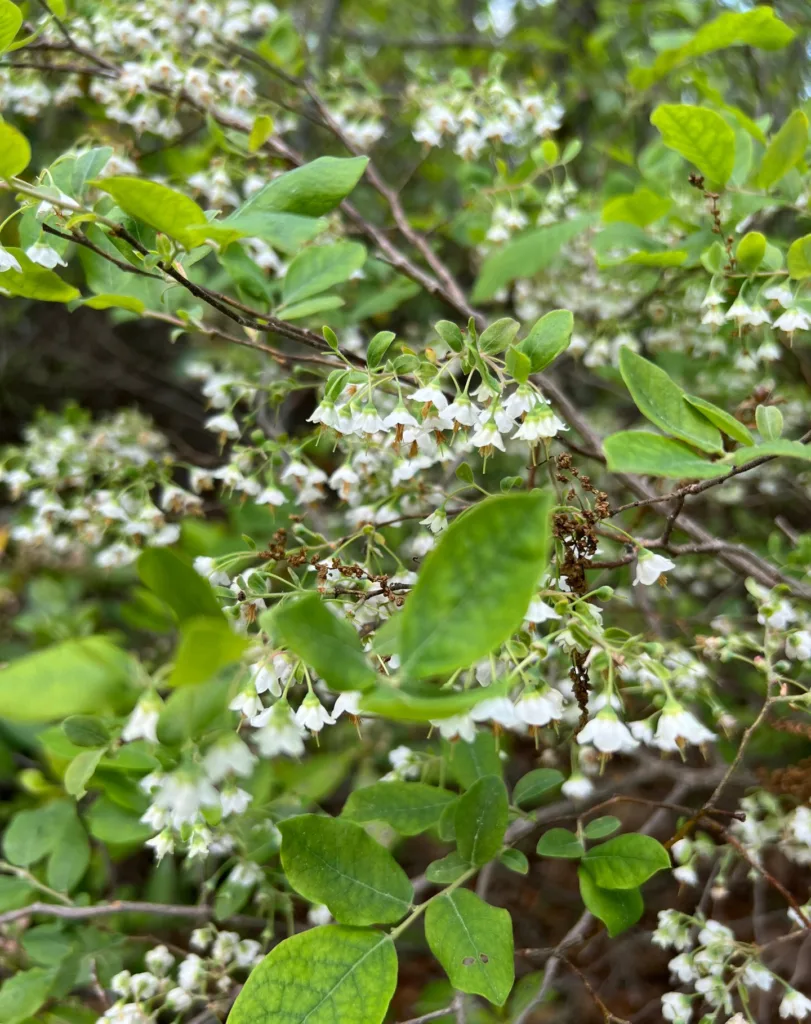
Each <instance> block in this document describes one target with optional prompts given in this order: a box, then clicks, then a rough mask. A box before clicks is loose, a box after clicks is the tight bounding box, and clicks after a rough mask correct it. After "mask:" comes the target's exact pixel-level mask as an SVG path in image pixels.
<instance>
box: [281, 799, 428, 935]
mask: <svg viewBox="0 0 811 1024" xmlns="http://www.w3.org/2000/svg"><path fill="white" fill-rule="evenodd" d="M279 827H280V829H281V833H282V865H283V867H284V870H285V873H286V875H287V880H288V881H289V882H290V885H292V886H293V888H294V889H295V890H296V892H298V893H301V895H302V896H304V897H306V899H308V900H311V901H312V902H314V903H324V904H326V905H327V906H328V907H329V909H330V913H331V914H332V916H333V917H334V918H335V920H336V921H339V922H340V923H341V924H353V925H367V924H376V923H386V922H390V921H399V920H400V918H401V917H403V916H404V915H405V914H406V913H408V910H409V907H410V905H411V900H412V897H413V895H414V890H413V889H412V887H411V882H409V880H408V877H407V875H406V873H405V871H403V869H402V868H401V867H400V865H399V864H398V863H397V861H396V860H395V859H394V858H393V857H392V855H391V854H390V853H389V852H388V850H385V849H384V848H383V847H382V846H381V845H380V844H379V843H376V842H375V841H374V839H372V837H371V836H369V835H367V834H366V832H364V830H363V829H362V828H361V827H360V825H355V824H354V823H353V822H351V821H341V820H339V819H337V818H327V817H323V816H321V815H317V814H303V815H300V816H298V817H295V818H288V819H286V820H285V821H282V822H281V823H280V825H279Z"/></svg>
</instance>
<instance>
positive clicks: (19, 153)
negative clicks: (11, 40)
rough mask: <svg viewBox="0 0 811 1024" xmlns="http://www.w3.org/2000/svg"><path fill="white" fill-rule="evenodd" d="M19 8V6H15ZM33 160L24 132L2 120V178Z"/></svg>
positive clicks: (19, 170) (16, 173)
mask: <svg viewBox="0 0 811 1024" xmlns="http://www.w3.org/2000/svg"><path fill="white" fill-rule="evenodd" d="M14 9H15V10H19V8H16V7H15V8H14ZM3 10H4V8H3V7H2V6H0V35H2V31H3V25H2V18H3ZM30 162H31V147H30V146H29V144H28V139H26V137H25V136H24V135H23V133H22V132H20V131H17V129H16V128H15V127H14V126H13V125H11V124H6V122H5V121H0V178H15V177H16V176H17V175H18V174H22V172H23V171H24V170H25V169H26V167H27V166H28V164H29V163H30Z"/></svg>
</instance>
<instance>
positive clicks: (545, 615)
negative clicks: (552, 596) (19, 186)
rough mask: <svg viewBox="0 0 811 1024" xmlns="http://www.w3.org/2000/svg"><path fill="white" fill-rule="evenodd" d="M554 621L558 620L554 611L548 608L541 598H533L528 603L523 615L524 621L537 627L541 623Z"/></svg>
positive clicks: (558, 617)
mask: <svg viewBox="0 0 811 1024" xmlns="http://www.w3.org/2000/svg"><path fill="white" fill-rule="evenodd" d="M554 619H560V616H559V615H558V613H557V612H556V611H555V609H554V608H552V607H550V605H548V604H547V603H546V601H544V600H543V598H541V597H533V599H532V600H531V601H530V602H529V608H528V609H527V611H526V614H525V615H524V620H525V621H526V622H532V623H534V624H535V625H539V624H540V623H541V622H549V621H550V620H554Z"/></svg>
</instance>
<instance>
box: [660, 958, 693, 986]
mask: <svg viewBox="0 0 811 1024" xmlns="http://www.w3.org/2000/svg"><path fill="white" fill-rule="evenodd" d="M667 966H668V967H669V968H670V973H671V974H673V975H675V977H677V978H678V979H679V981H680V982H681V983H682V985H688V984H689V983H690V982H691V981H695V979H696V978H697V977H698V971H696V969H695V967H693V959H692V957H691V956H690V955H689V954H688V953H679V955H678V956H674V957H673V959H672V960H671V961H670V963H669V964H668V965H667Z"/></svg>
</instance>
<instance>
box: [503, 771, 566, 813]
mask: <svg viewBox="0 0 811 1024" xmlns="http://www.w3.org/2000/svg"><path fill="white" fill-rule="evenodd" d="M563 781H564V780H563V776H562V775H561V773H560V772H559V771H558V770H557V769H556V768H535V769H533V770H532V771H531V772H527V774H526V775H523V776H522V777H521V778H520V779H519V780H518V782H516V784H515V788H514V789H513V803H514V804H515V805H516V807H532V806H533V805H535V804H537V803H538V802H539V801H541V800H543V799H544V798H545V797H547V796H549V795H551V794H552V793H554V792H555V790H557V789H558V788H559V787H560V786H561V784H562V783H563Z"/></svg>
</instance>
